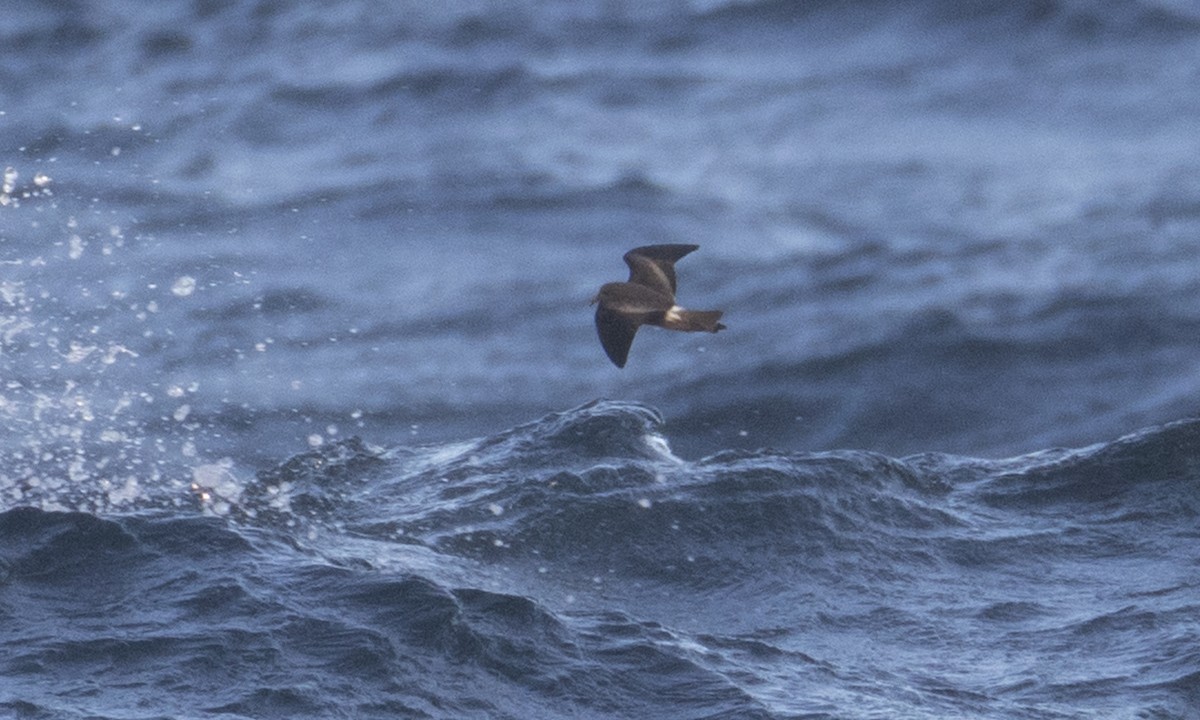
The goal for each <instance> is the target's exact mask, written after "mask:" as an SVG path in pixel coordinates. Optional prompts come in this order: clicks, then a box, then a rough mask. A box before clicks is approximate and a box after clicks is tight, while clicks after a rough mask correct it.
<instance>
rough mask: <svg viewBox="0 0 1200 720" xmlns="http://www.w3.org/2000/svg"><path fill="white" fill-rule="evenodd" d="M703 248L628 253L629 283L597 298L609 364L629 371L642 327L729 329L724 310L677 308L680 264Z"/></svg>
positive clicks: (654, 247) (603, 288)
mask: <svg viewBox="0 0 1200 720" xmlns="http://www.w3.org/2000/svg"><path fill="white" fill-rule="evenodd" d="M699 247H700V246H699V245H647V246H645V247H639V248H634V249H632V250H630V251H629V252H627V253H625V264H626V265H628V266H629V281H628V282H611V283H605V284H604V285H602V286H600V293H599V294H598V295H596V297H595V298H593V299H592V304H593V305H597V307H596V332H597V333H598V334H599V335H600V344H601V345H603V346H604V352H605V354H607V355H608V359H609V360H612V361H613V364H614V365H616V366H617V367H619V368H623V367H625V360H626V359H627V358H628V357H629V346H630V345H632V344H633V336H634V335H635V334H636V333H637V329H638V328H639V327H641V326H642V325H657V326H658V327H661V328H666V329H668V330H681V331H683V332H712V333H715V332H717V331H718V330H724V329H725V326H724V325H722V324H721V323H720V322H718V321H719V320H720V319H721V315H722V312H721V311H720V310H684V309H683V308H681V307H679V306H678V305H676V304H675V263H676V262H678V261H679V260H680V259H682V258H683V257H684V256H685V255H687V254H688V253H690V252H692V251H693V250H696V249H697V248H699Z"/></svg>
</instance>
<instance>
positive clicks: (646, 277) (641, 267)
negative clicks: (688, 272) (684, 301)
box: [625, 244, 700, 299]
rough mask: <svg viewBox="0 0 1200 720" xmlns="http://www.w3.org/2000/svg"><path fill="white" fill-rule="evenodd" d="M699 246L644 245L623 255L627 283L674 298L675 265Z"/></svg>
mask: <svg viewBox="0 0 1200 720" xmlns="http://www.w3.org/2000/svg"><path fill="white" fill-rule="evenodd" d="M699 247H700V246H699V245H675V244H672V245H646V246H644V247H639V248H634V249H632V250H630V251H629V252H627V253H625V264H626V265H628V266H629V282H631V283H637V284H638V285H643V286H645V287H648V288H650V289H652V290H654V291H655V292H659V293H662V294H663V295H666V296H668V297H670V298H672V299H674V297H675V263H676V262H677V261H679V260H680V259H681V258H683V256H685V255H687V254H688V253H690V252H692V251H693V250H695V249H697V248H699Z"/></svg>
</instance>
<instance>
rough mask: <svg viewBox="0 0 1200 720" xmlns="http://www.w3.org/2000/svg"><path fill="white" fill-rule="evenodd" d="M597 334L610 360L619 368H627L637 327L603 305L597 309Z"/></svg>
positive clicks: (623, 316) (624, 316)
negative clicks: (626, 361)
mask: <svg viewBox="0 0 1200 720" xmlns="http://www.w3.org/2000/svg"><path fill="white" fill-rule="evenodd" d="M596 333H597V334H598V335H599V336H600V344H601V345H602V346H604V353H605V354H606V355H608V359H609V360H612V361H613V364H614V365H616V366H617V367H619V368H623V367H625V360H626V359H627V358H628V357H629V347H630V346H631V345H633V336H634V335H635V334H637V325H636V324H635V323H634V322H633V321H632V320H630V319H629V317H627V316H626V315H623V314H621V313H619V312H617V311H615V310H612V309H611V308H608V307H605V306H604V304H603V303H601V304H600V305H599V306H598V307H597V308H596Z"/></svg>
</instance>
